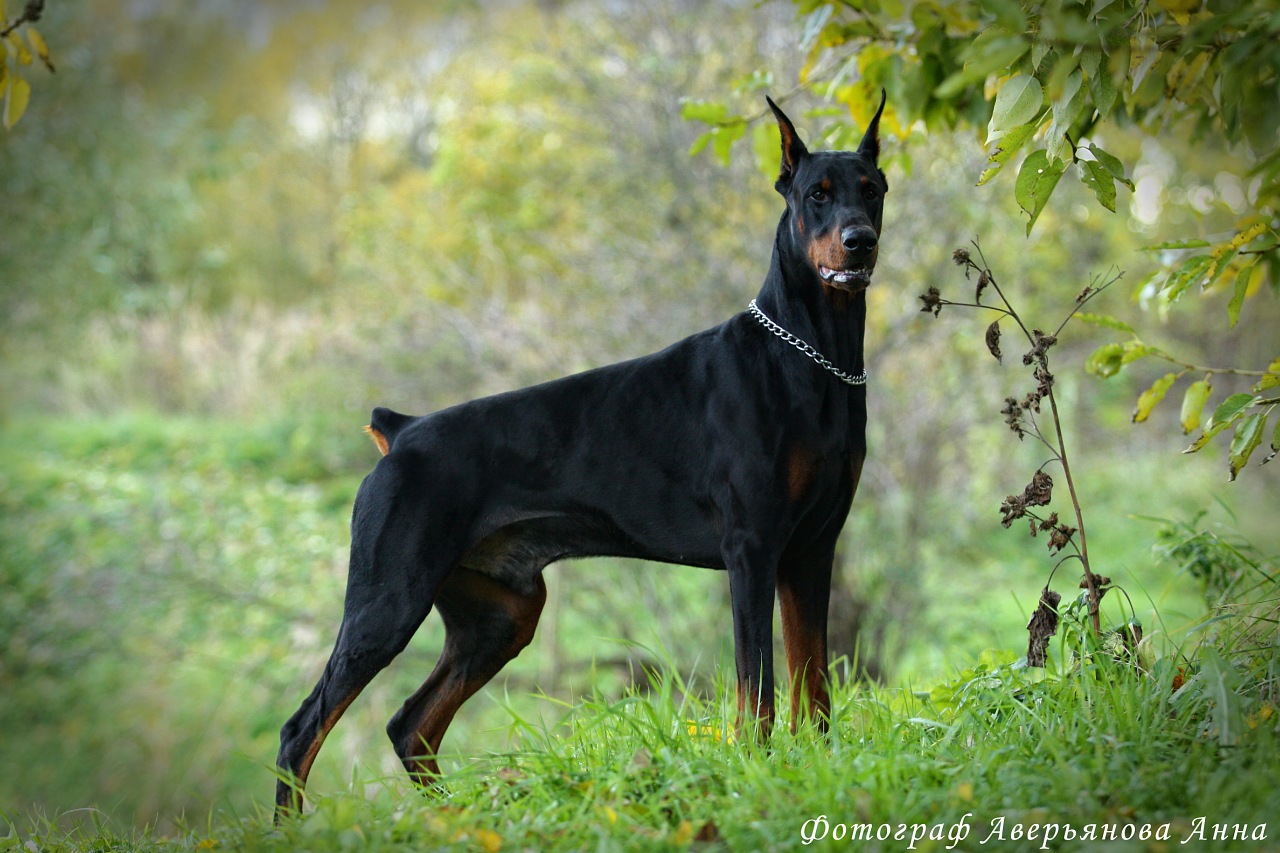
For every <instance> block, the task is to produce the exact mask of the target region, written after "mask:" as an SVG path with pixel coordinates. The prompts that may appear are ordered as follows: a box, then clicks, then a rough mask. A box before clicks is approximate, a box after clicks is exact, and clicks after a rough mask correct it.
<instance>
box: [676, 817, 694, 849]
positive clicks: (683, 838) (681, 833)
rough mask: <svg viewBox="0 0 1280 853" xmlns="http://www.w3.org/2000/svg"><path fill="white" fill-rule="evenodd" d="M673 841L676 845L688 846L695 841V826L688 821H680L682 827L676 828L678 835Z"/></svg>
mask: <svg viewBox="0 0 1280 853" xmlns="http://www.w3.org/2000/svg"><path fill="white" fill-rule="evenodd" d="M671 840H672V841H674V842H675V843H676V844H681V845H683V844H688V843H689V842H690V841H692V840H693V824H692V823H690V822H689V821H687V820H682V821H680V825H679V826H678V827H676V834H675V836H674V837H672V839H671Z"/></svg>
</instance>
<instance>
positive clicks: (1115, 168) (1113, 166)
mask: <svg viewBox="0 0 1280 853" xmlns="http://www.w3.org/2000/svg"><path fill="white" fill-rule="evenodd" d="M1089 153H1091V154H1092V155H1093V156H1094V158H1095V159H1096V160H1097V161H1098V162H1099V163H1101V164H1102V165H1103V167H1105V168H1106V170H1107V171H1108V172H1110V173H1111V176H1112V177H1113V178H1115V179H1116V180H1117V181H1119V182H1120V183H1122V184H1124V185H1125V186H1126V187H1128V188H1129V191H1130V192H1133V181H1131V180H1129V179H1128V178H1126V177H1125V176H1124V163H1122V162H1120V158H1119V157H1117V156H1115V155H1114V154H1112V153H1110V152H1108V151H1104V150H1103V149H1101V148H1099V147H1098V146H1096V145H1094V144H1092V143H1090V144H1089ZM1205 245H1206V246H1207V245H1208V243H1206V244H1205Z"/></svg>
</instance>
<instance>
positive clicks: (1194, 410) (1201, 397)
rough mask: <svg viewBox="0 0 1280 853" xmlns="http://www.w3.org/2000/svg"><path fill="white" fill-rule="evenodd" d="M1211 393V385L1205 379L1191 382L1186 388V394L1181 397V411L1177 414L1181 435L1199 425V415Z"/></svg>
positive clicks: (1188, 432) (1186, 433) (1187, 433)
mask: <svg viewBox="0 0 1280 853" xmlns="http://www.w3.org/2000/svg"><path fill="white" fill-rule="evenodd" d="M1211 393H1213V386H1212V385H1210V384H1209V380H1207V379H1201V380H1200V381H1199V382H1192V383H1191V385H1190V387H1188V388H1187V392H1186V394H1184V395H1183V397H1182V413H1181V414H1180V415H1179V419H1180V420H1181V421H1182V433H1183V435H1189V434H1190V433H1191V431H1192V430H1193V429H1195V428H1196V427H1198V426H1199V425H1200V415H1201V413H1202V412H1203V411H1204V404H1205V403H1207V402H1209V395H1210V394H1211Z"/></svg>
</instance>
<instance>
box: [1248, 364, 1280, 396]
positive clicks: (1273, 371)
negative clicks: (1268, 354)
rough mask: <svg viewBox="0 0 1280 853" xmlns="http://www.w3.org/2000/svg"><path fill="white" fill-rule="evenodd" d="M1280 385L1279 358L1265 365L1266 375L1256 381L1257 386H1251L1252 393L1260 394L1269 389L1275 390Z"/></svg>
mask: <svg viewBox="0 0 1280 853" xmlns="http://www.w3.org/2000/svg"><path fill="white" fill-rule="evenodd" d="M1277 385H1280V358H1277V359H1276V360H1275V361H1273V362H1271V363H1270V364H1268V365H1267V374H1266V375H1265V376H1263V377H1262V378H1261V379H1259V380H1258V384H1257V385H1255V386H1253V393H1255V394H1261V393H1262V392H1263V391H1266V390H1267V389H1269V388H1275V387H1276V386H1277Z"/></svg>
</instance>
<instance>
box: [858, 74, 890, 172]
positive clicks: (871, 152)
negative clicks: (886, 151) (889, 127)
mask: <svg viewBox="0 0 1280 853" xmlns="http://www.w3.org/2000/svg"><path fill="white" fill-rule="evenodd" d="M887 97H888V94H887V93H886V92H885V90H884V89H881V90H880V109H878V110H876V114H875V117H874V118H872V119H871V124H869V125H867V132H866V133H864V134H862V142H861V144H859V145H858V153H859V154H861V155H862V156H863V157H866V158H867V159H868V160H870V161H871V162H872V163H875V162H876V161H878V160H879V159H880V114H881V113H882V112H884V102H885V99H886V98H887Z"/></svg>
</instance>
